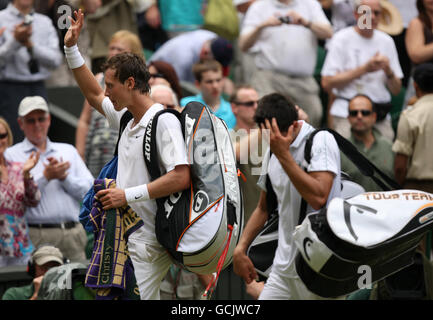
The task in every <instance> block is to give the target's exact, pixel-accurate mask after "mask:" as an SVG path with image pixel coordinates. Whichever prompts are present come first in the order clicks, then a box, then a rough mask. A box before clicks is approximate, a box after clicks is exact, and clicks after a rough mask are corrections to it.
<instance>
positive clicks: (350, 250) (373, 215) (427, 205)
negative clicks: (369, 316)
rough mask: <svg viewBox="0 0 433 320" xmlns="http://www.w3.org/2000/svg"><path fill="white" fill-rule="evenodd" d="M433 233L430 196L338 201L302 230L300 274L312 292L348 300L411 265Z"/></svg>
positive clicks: (373, 195)
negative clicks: (417, 252)
mask: <svg viewBox="0 0 433 320" xmlns="http://www.w3.org/2000/svg"><path fill="white" fill-rule="evenodd" d="M432 228H433V194H430V193H426V192H422V191H418V190H396V191H387V192H367V193H362V194H360V195H358V196H355V197H353V198H350V199H342V198H335V199H333V200H331V202H330V204H329V206H328V208H327V209H322V210H321V211H319V212H314V213H310V214H308V215H307V217H306V219H304V221H303V222H302V224H301V225H299V226H297V227H296V230H295V232H294V239H295V243H296V246H297V248H298V249H299V253H298V256H297V258H296V270H297V273H298V275H299V277H300V278H301V279H302V281H303V282H304V283H305V285H306V286H307V288H308V289H309V290H310V291H312V292H314V293H316V294H318V295H320V296H322V297H337V296H341V295H345V294H348V293H351V292H353V291H356V290H358V289H361V288H363V287H367V286H369V285H371V284H372V283H374V282H376V281H378V280H381V279H383V278H385V277H387V276H389V275H391V274H393V273H395V272H397V271H399V270H401V269H403V268H405V267H407V266H409V265H411V264H412V263H413V259H414V256H415V250H416V248H417V247H418V245H419V243H420V241H421V239H422V237H423V236H424V235H425V233H427V232H428V231H430V230H431V229H432Z"/></svg>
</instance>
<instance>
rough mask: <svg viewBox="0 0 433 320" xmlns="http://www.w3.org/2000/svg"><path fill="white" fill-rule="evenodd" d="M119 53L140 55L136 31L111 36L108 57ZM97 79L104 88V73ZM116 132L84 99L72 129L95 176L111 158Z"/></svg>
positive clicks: (123, 31) (97, 76) (114, 146)
mask: <svg viewBox="0 0 433 320" xmlns="http://www.w3.org/2000/svg"><path fill="white" fill-rule="evenodd" d="M122 52H133V53H135V54H138V55H141V56H143V48H142V46H141V42H140V39H139V38H138V36H137V35H136V34H134V33H132V32H129V31H128V30H119V31H117V32H116V33H114V34H113V35H112V37H111V40H110V44H109V46H108V57H109V58H111V57H113V56H115V55H116V54H119V53H122ZM96 78H97V79H98V81H99V84H100V85H101V87H102V88H105V83H104V75H103V73H102V72H101V73H98V74H97V75H96ZM118 134H119V132H118V131H117V130H114V129H110V128H109V127H108V122H107V120H106V119H105V117H104V116H103V115H102V114H100V113H99V112H98V111H96V110H95V109H93V108H92V107H91V106H90V105H89V102H88V101H87V100H85V101H84V104H83V110H82V111H81V115H80V119H79V121H78V125H77V130H76V132H75V147H76V148H77V150H78V152H79V154H80V155H81V157H82V158H83V160H84V162H85V163H86V165H87V167H88V168H89V170H90V172H91V173H92V175H93V176H94V177H97V176H98V175H99V172H100V171H101V169H102V167H103V166H104V165H105V164H106V163H107V162H108V161H110V160H111V159H112V158H113V154H114V149H115V148H116V141H117V136H118Z"/></svg>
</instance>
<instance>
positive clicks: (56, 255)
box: [32, 245, 63, 266]
mask: <svg viewBox="0 0 433 320" xmlns="http://www.w3.org/2000/svg"><path fill="white" fill-rule="evenodd" d="M32 258H33V261H34V262H35V263H36V264H38V265H40V266H42V265H44V264H45V263H47V262H51V261H54V262H58V263H60V264H63V254H62V253H61V252H60V250H59V249H58V248H56V247H54V246H48V245H45V246H42V247H40V248H39V249H37V250H36V251H35V252H34V253H33V255H32Z"/></svg>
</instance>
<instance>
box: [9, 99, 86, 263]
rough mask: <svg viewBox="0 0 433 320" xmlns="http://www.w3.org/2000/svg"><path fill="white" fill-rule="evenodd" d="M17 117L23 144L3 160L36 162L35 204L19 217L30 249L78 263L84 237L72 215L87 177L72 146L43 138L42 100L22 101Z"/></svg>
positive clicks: (44, 115) (47, 125) (48, 120)
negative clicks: (45, 249)
mask: <svg viewBox="0 0 433 320" xmlns="http://www.w3.org/2000/svg"><path fill="white" fill-rule="evenodd" d="M18 115H19V118H18V123H19V126H20V128H21V130H23V132H24V135H25V139H24V140H23V141H22V142H19V143H17V144H15V145H14V146H12V147H10V148H8V149H7V150H6V153H5V157H6V159H7V160H9V161H19V162H23V161H26V160H27V158H28V157H29V155H30V154H31V153H32V152H34V151H36V152H39V153H40V161H38V163H37V164H36V166H35V167H34V168H33V169H32V170H31V172H30V173H31V174H32V175H33V176H34V179H35V181H36V183H37V185H38V187H39V190H40V191H41V200H40V202H39V204H38V206H36V207H34V208H27V209H26V212H25V216H26V219H27V222H28V225H29V234H30V239H31V241H32V242H33V244H34V245H35V246H39V245H41V244H44V243H51V244H53V245H55V246H56V247H58V248H59V249H60V250H61V251H62V253H63V255H64V256H65V257H66V258H68V259H70V260H72V261H74V260H84V259H85V258H86V257H85V252H84V248H85V246H86V243H87V235H86V232H85V231H84V229H83V227H82V226H81V224H80V223H79V222H78V215H79V212H80V201H81V200H82V198H83V196H84V194H85V193H86V192H87V190H89V188H90V187H91V186H92V184H93V177H92V175H91V173H90V172H89V170H88V169H87V167H86V165H85V164H84V162H83V160H82V159H81V157H80V155H79V154H78V152H77V150H76V149H75V148H74V147H73V146H71V145H69V144H66V143H56V142H52V141H51V140H50V139H49V138H48V136H47V134H48V130H49V128H50V124H51V116H50V113H49V109H48V105H47V103H46V101H45V99H44V98H42V97H40V96H32V97H26V98H24V99H23V100H22V101H21V103H20V105H19V108H18Z"/></svg>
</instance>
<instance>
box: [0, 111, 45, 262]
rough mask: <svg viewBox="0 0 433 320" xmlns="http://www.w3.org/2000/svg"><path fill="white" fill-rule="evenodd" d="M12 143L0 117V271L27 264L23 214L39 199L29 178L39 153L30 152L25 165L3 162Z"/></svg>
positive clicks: (30, 248)
mask: <svg viewBox="0 0 433 320" xmlns="http://www.w3.org/2000/svg"><path fill="white" fill-rule="evenodd" d="M12 142H13V137H12V131H11V129H10V127H9V124H8V123H7V122H6V121H5V120H4V119H3V118H2V117H0V267H6V266H8V265H23V264H26V263H27V260H28V259H29V257H30V253H31V252H32V251H33V245H32V242H31V241H30V239H29V230H28V226H27V222H26V219H25V217H24V212H25V209H26V207H35V206H37V204H38V202H39V199H40V198H41V193H40V192H39V189H38V186H37V185H36V183H35V181H34V180H33V177H32V175H31V174H30V170H31V169H32V168H33V167H34V166H35V165H36V163H37V162H38V160H39V153H38V152H32V153H31V154H30V156H29V157H28V159H27V160H26V161H25V163H21V162H10V161H7V160H6V159H5V157H4V153H5V150H6V148H8V147H10V146H11V145H12Z"/></svg>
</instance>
